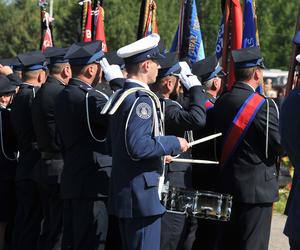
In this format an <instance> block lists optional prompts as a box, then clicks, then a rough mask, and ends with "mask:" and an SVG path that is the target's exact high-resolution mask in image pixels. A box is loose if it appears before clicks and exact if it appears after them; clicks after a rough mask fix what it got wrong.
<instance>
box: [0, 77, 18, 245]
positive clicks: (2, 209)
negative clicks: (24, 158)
mask: <svg viewBox="0 0 300 250" xmlns="http://www.w3.org/2000/svg"><path fill="white" fill-rule="evenodd" d="M15 92H16V86H14V85H13V84H12V83H11V82H10V81H9V79H8V78H7V77H6V76H3V75H0V204H1V206H0V249H1V250H2V249H6V248H10V245H11V234H10V231H9V230H10V229H12V226H13V220H14V215H15V196H16V195H15V174H16V167H17V145H16V140H15V137H14V135H13V131H12V127H11V122H10V108H9V106H10V103H11V101H12V98H13V95H14V94H15ZM5 235H6V236H8V237H6V239H8V240H9V241H7V242H6V240H5ZM4 247H5V248H4Z"/></svg>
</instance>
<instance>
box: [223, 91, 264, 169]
mask: <svg viewBox="0 0 300 250" xmlns="http://www.w3.org/2000/svg"><path fill="white" fill-rule="evenodd" d="M264 102H265V98H264V97H263V96H261V95H259V94H258V93H253V94H252V95H250V96H249V97H248V98H247V99H246V101H245V102H244V103H243V105H242V107H241V108H240V109H239V111H238V113H237V115H236V116H235V117H234V119H233V121H232V124H231V126H230V128H229V130H228V132H227V135H226V137H225V140H224V143H223V149H222V153H221V159H220V165H221V167H224V166H225V165H226V163H227V162H228V161H229V159H230V158H231V157H232V155H233V154H234V152H235V150H236V149H237V147H238V146H239V144H240V142H241V141H242V140H243V138H244V136H245V135H246V132H247V130H248V129H249V127H250V125H251V123H252V121H253V119H254V118H255V116H256V114H257V111H258V110H259V108H260V107H261V106H262V104H263V103H264Z"/></svg>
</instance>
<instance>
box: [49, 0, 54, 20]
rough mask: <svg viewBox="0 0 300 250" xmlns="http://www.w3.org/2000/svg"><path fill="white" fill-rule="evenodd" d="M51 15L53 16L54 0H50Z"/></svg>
mask: <svg viewBox="0 0 300 250" xmlns="http://www.w3.org/2000/svg"><path fill="white" fill-rule="evenodd" d="M49 15H50V18H53V0H50V7H49Z"/></svg>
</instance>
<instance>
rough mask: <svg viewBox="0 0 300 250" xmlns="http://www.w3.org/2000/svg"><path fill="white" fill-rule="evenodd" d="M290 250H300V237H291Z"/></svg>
mask: <svg viewBox="0 0 300 250" xmlns="http://www.w3.org/2000/svg"><path fill="white" fill-rule="evenodd" d="M289 243H290V250H300V239H297V240H295V239H291V238H289Z"/></svg>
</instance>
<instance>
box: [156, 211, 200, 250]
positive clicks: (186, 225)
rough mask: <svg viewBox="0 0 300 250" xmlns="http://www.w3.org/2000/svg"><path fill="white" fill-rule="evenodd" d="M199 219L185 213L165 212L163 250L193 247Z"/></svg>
mask: <svg viewBox="0 0 300 250" xmlns="http://www.w3.org/2000/svg"><path fill="white" fill-rule="evenodd" d="M196 230H197V220H196V219H195V218H192V217H186V215H183V214H175V213H169V212H167V213H165V214H164V215H163V217H162V221H161V244H160V246H161V250H175V249H178V250H179V249H180V250H190V249H192V246H193V243H194V240H195V233H196Z"/></svg>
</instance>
